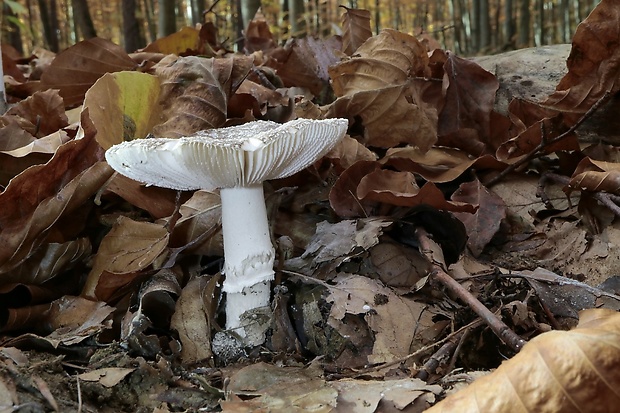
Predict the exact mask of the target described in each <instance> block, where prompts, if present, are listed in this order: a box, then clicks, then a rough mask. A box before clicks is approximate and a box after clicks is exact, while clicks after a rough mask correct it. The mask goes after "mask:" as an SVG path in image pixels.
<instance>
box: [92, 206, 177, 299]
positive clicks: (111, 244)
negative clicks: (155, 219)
mask: <svg viewBox="0 0 620 413" xmlns="http://www.w3.org/2000/svg"><path fill="white" fill-rule="evenodd" d="M168 238H169V233H168V231H167V230H166V228H165V227H163V226H162V225H159V224H153V223H150V222H140V221H134V220H132V219H130V218H126V217H123V216H121V217H120V218H119V219H118V221H117V222H116V224H115V225H114V226H113V227H112V229H111V230H110V232H108V233H107V234H106V236H105V237H104V238H103V240H102V241H101V244H100V245H99V250H98V251H97V255H96V256H95V259H94V263H93V268H92V269H91V271H90V273H89V274H88V278H87V280H86V284H85V286H84V289H83V290H82V295H84V296H86V297H91V298H99V299H103V300H105V299H107V298H110V296H111V295H112V294H113V293H114V292H115V290H116V289H118V288H120V287H121V286H123V285H126V284H128V283H129V282H131V280H133V278H135V274H136V273H137V272H139V271H141V270H143V269H145V268H147V267H148V266H150V265H151V264H153V262H154V261H155V260H156V259H157V258H158V257H159V256H160V255H161V254H162V253H164V251H165V249H166V246H167V245H168Z"/></svg>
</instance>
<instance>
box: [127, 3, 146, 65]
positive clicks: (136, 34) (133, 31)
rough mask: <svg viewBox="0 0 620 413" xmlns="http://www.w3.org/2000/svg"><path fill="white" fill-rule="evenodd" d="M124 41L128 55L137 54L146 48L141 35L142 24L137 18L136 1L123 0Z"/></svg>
mask: <svg viewBox="0 0 620 413" xmlns="http://www.w3.org/2000/svg"><path fill="white" fill-rule="evenodd" d="M122 9H123V40H124V44H125V51H126V52H127V53H131V52H135V51H136V50H138V49H139V48H141V47H144V44H145V42H144V40H143V38H142V36H141V35H140V23H139V22H138V19H137V18H136V0H123V2H122Z"/></svg>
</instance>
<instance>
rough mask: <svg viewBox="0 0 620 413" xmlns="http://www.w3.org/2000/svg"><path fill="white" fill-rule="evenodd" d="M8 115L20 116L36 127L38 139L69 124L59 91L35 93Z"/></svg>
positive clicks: (18, 104)
mask: <svg viewBox="0 0 620 413" xmlns="http://www.w3.org/2000/svg"><path fill="white" fill-rule="evenodd" d="M6 114H7V115H11V116H19V117H21V118H23V119H26V120H28V121H29V122H30V123H31V124H32V125H36V137H42V136H45V135H49V134H51V133H54V132H57V131H58V130H59V129H62V128H64V127H65V126H67V125H68V124H69V123H68V119H67V115H66V113H65V105H64V102H63V100H62V98H61V97H60V95H59V94H58V90H46V91H43V92H35V93H34V94H33V95H32V96H30V97H28V98H26V99H24V100H22V101H20V102H19V103H17V105H15V106H13V107H12V108H11V109H9V110H8V111H7V113H6Z"/></svg>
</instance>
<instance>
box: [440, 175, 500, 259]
mask: <svg viewBox="0 0 620 413" xmlns="http://www.w3.org/2000/svg"><path fill="white" fill-rule="evenodd" d="M450 199H452V200H453V201H457V202H466V203H468V204H472V205H476V206H478V209H477V210H476V212H475V213H473V214H466V213H462V212H455V213H454V215H455V216H456V217H457V218H458V219H460V220H461V222H462V223H463V224H464V225H465V229H466V230H467V236H468V237H469V238H468V239H467V246H468V247H469V250H470V251H471V252H472V254H473V255H474V256H475V257H478V256H479V255H480V254H481V253H482V250H483V249H484V247H485V246H486V245H487V244H488V243H489V242H490V241H491V239H492V238H493V236H494V235H495V234H496V233H497V231H498V230H499V226H500V224H501V222H502V220H503V219H504V218H506V204H505V203H504V201H503V200H502V199H501V198H500V197H499V196H497V195H496V194H494V193H493V192H490V191H489V190H488V189H487V188H486V187H485V186H484V185H482V183H481V182H480V181H478V180H475V181H472V182H466V183H464V184H461V185H460V186H459V188H458V189H457V190H456V191H455V192H454V193H453V194H452V197H451V198H450Z"/></svg>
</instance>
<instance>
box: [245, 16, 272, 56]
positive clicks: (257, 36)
mask: <svg viewBox="0 0 620 413" xmlns="http://www.w3.org/2000/svg"><path fill="white" fill-rule="evenodd" d="M244 37H245V39H244V40H245V41H244V42H243V47H244V49H245V51H246V52H248V54H249V53H252V52H256V51H259V50H262V51H263V52H268V51H270V50H272V49H274V48H275V47H276V43H275V41H274V40H273V34H271V29H270V28H269V23H267V20H266V19H265V16H264V15H263V13H262V12H261V10H260V9H259V10H258V11H257V12H256V14H255V15H254V17H253V18H252V20H250V22H249V23H248V27H245V32H244Z"/></svg>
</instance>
